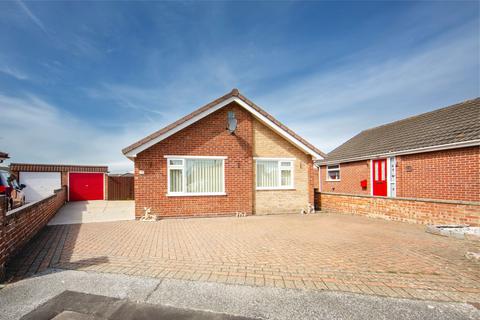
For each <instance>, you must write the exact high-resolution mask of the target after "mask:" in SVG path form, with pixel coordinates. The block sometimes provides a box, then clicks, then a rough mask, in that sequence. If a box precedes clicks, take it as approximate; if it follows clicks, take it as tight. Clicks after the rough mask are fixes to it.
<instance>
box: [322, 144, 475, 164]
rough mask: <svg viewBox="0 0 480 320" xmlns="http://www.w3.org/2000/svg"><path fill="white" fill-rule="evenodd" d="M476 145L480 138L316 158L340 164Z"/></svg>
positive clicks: (328, 162) (325, 162) (323, 162)
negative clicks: (378, 151) (341, 156)
mask: <svg viewBox="0 0 480 320" xmlns="http://www.w3.org/2000/svg"><path fill="white" fill-rule="evenodd" d="M475 146H480V139H477V140H470V141H462V142H455V143H449V144H442V145H437V146H430V147H423V148H416V149H408V150H401V151H394V152H387V153H379V154H373V155H368V156H362V157H355V158H346V159H339V160H332V161H321V160H320V161H319V160H316V162H317V163H320V165H322V166H324V165H330V164H339V163H345V162H355V161H361V160H370V159H380V158H388V157H394V156H401V155H407V154H415V153H424V152H433V151H442V150H449V149H458V148H467V147H475Z"/></svg>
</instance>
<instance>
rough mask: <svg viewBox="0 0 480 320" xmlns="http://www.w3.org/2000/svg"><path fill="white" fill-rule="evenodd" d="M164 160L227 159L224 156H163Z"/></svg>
mask: <svg viewBox="0 0 480 320" xmlns="http://www.w3.org/2000/svg"><path fill="white" fill-rule="evenodd" d="M163 157H164V158H167V159H170V158H178V159H228V157H226V156H172V155H168V156H163Z"/></svg>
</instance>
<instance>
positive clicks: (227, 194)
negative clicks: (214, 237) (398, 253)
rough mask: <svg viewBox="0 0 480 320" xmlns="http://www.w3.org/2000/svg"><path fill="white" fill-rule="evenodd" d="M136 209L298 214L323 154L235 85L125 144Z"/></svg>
mask: <svg viewBox="0 0 480 320" xmlns="http://www.w3.org/2000/svg"><path fill="white" fill-rule="evenodd" d="M123 153H124V154H125V156H127V157H128V158H129V159H131V160H133V161H134V162H135V171H134V175H135V207H136V210H135V211H136V216H137V217H139V216H141V215H143V214H144V210H145V208H150V209H151V213H152V214H155V215H157V216H159V217H174V216H197V215H200V216H204V215H234V214H235V213H236V212H245V213H247V214H273V213H298V212H299V211H300V210H301V209H302V208H305V207H306V206H307V204H308V203H313V199H314V187H315V184H316V183H318V172H317V168H316V167H314V165H313V162H314V160H321V159H323V157H324V154H323V153H322V152H321V151H320V150H318V149H317V148H316V147H314V146H313V145H312V144H310V143H308V142H307V141H305V140H304V139H303V138H301V137H300V136H298V135H297V134H295V133H294V132H293V131H292V130H290V129H289V128H287V127H286V126H285V125H283V124H282V123H280V122H279V121H278V120H276V119H275V118H274V117H272V116H271V115H270V114H268V113H267V112H266V111H264V110H262V109H261V108H260V107H258V106H257V105H256V104H255V103H253V102H252V101H250V100H249V99H247V98H246V97H244V96H243V95H242V94H240V93H239V92H238V90H236V89H234V90H232V91H231V92H230V93H228V94H226V95H224V96H222V97H220V98H218V99H216V100H214V101H212V102H210V103H209V104H207V105H205V106H203V107H201V108H199V109H197V110H195V111H194V112H192V113H190V114H189V115H187V116H185V117H183V118H181V119H180V120H178V121H176V122H174V123H172V124H170V125H168V126H167V127H165V128H163V129H161V130H159V131H157V132H155V133H153V134H151V135H149V136H147V137H146V138H144V139H142V140H140V141H138V142H136V143H134V144H132V145H131V146H129V147H127V148H125V149H123Z"/></svg>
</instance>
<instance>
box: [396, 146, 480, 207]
mask: <svg viewBox="0 0 480 320" xmlns="http://www.w3.org/2000/svg"><path fill="white" fill-rule="evenodd" d="M397 195H398V196H400V197H415V198H431V199H445V200H463V201H480V147H471V148H460V149H451V150H444V151H436V152H428V153H418V154H412V155H404V156H400V157H397Z"/></svg>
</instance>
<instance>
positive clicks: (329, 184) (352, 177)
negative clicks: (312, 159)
mask: <svg viewBox="0 0 480 320" xmlns="http://www.w3.org/2000/svg"><path fill="white" fill-rule="evenodd" d="M320 171H321V172H320V177H321V179H322V187H321V190H322V191H324V192H339V193H352V194H367V195H369V194H370V160H363V161H356V162H348V163H341V164H340V181H327V167H326V166H321V168H320ZM364 179H366V180H367V188H365V189H363V188H362V187H361V185H360V181H362V180H364Z"/></svg>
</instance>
